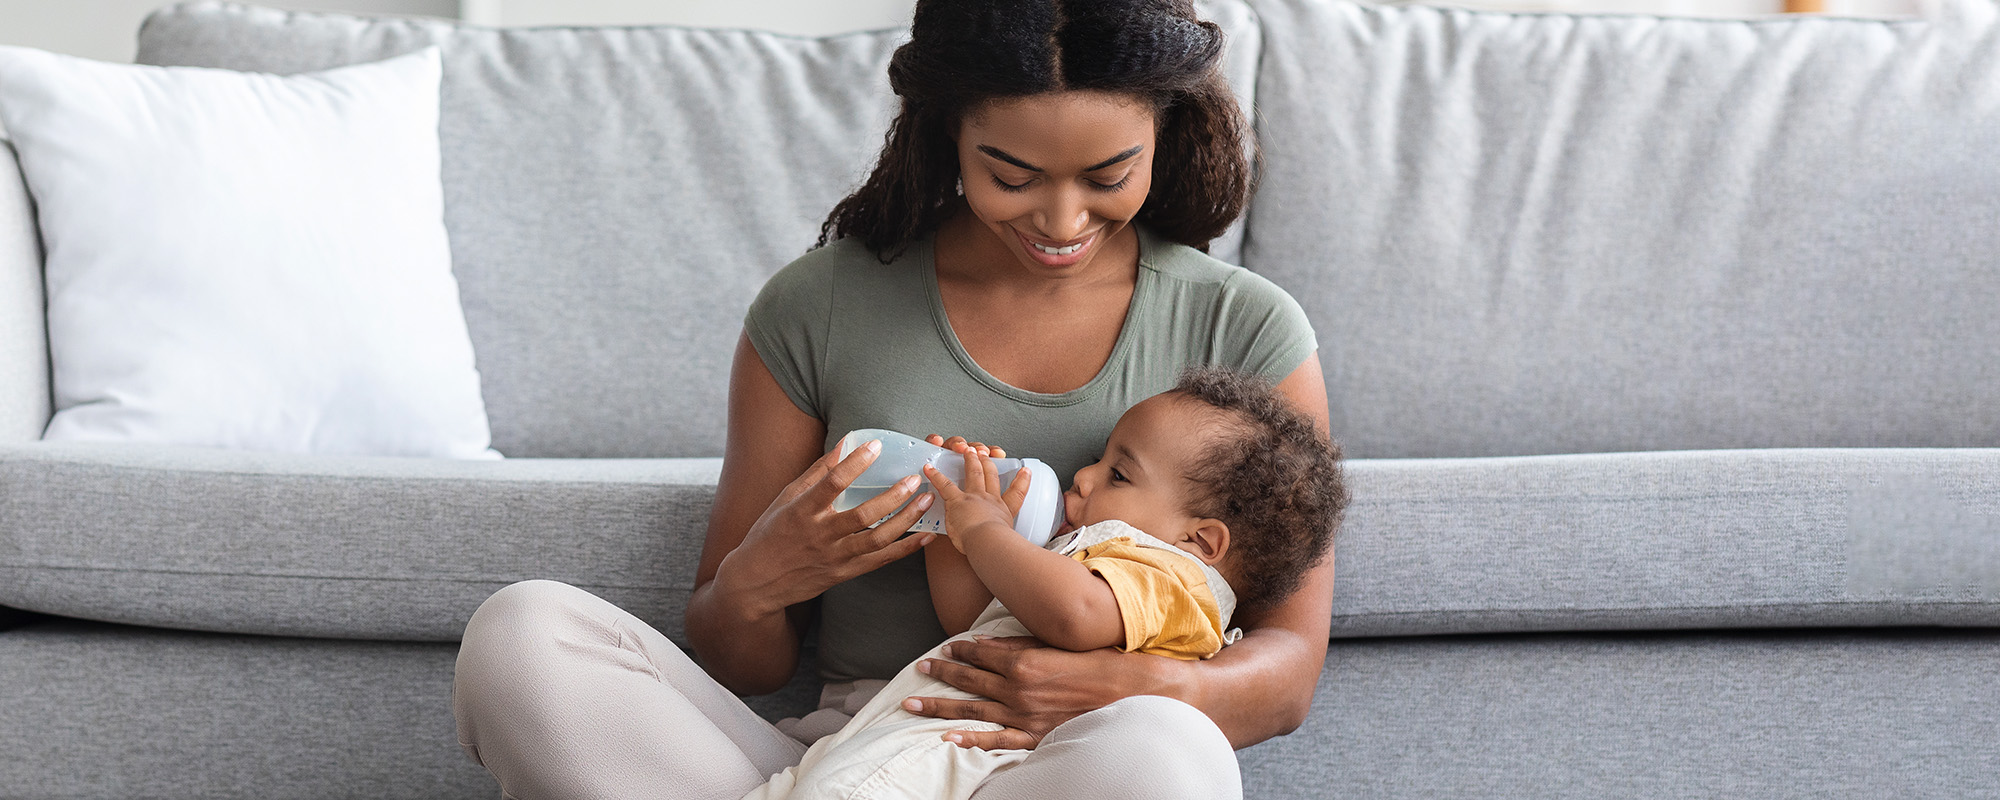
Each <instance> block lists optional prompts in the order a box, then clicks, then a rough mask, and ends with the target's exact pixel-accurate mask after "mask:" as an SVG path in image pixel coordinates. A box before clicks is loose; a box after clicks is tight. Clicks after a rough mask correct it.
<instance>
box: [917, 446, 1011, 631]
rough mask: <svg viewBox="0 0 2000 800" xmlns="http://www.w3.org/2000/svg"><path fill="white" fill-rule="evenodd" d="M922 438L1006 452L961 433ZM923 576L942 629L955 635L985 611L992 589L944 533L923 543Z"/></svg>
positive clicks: (959, 449) (958, 449) (998, 454)
mask: <svg viewBox="0 0 2000 800" xmlns="http://www.w3.org/2000/svg"><path fill="white" fill-rule="evenodd" d="M924 441H927V442H930V443H931V444H934V445H937V446H939V447H943V448H945V449H948V450H950V451H952V452H954V453H958V454H960V455H966V454H969V453H971V452H974V451H977V452H979V453H985V454H991V455H992V456H993V457H995V458H1003V457H1005V454H1006V451H1004V450H1001V449H1000V448H997V447H987V446H986V445H984V444H981V443H979V442H968V441H966V440H965V437H963V436H953V437H951V438H950V439H946V438H944V437H943V436H939V435H937V434H932V435H930V436H927V437H924ZM1025 496H1026V495H1021V497H1025ZM1015 500H1016V501H1017V502H1016V503H1015V504H1014V505H1012V506H1010V508H1011V509H1013V510H1015V511H1016V512H1017V513H1018V511H1019V509H1020V504H1019V502H1018V500H1019V497H1016V498H1015ZM924 577H925V578H926V579H927V581H928V582H929V584H930V591H931V607H932V608H935V609H937V616H938V624H939V625H942V626H944V632H945V633H947V634H949V635H952V636H957V635H959V634H961V633H964V632H966V631H967V630H969V629H971V628H972V623H974V622H976V621H978V619H979V615H980V614H981V613H983V612H985V611H986V604H987V603H991V602H993V593H992V592H989V591H987V590H986V584H984V583H981V582H980V581H979V575H978V574H977V573H975V572H973V571H972V565H971V564H970V563H968V562H967V561H966V560H965V554H964V553H961V552H959V551H958V548H957V547H954V546H952V543H951V540H950V539H949V538H947V537H943V536H940V537H938V538H937V539H935V540H933V541H932V542H931V543H930V544H928V545H925V546H924Z"/></svg>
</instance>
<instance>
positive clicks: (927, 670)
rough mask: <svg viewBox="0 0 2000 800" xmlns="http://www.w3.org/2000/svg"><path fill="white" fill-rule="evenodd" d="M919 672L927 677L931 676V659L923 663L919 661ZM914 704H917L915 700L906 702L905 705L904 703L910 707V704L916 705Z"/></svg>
mask: <svg viewBox="0 0 2000 800" xmlns="http://www.w3.org/2000/svg"><path fill="white" fill-rule="evenodd" d="M917 671H918V672H921V673H923V674H925V675H929V674H931V662H930V659H924V660H923V661H919V662H917ZM914 702H916V701H915V700H905V701H903V703H904V704H905V705H908V704H910V703H914Z"/></svg>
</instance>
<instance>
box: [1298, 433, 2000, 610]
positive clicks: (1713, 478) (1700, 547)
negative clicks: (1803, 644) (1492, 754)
mask: <svg viewBox="0 0 2000 800" xmlns="http://www.w3.org/2000/svg"><path fill="white" fill-rule="evenodd" d="M1349 472H1350V476H1351V481H1352V490H1353V494H1354V503H1353V506H1352V507H1351V508H1350V509H1349V511H1348V518H1347V522H1346V524H1345V526H1344V527H1343V528H1342V529H1341V531H1340V534H1339V537H1338V538H1337V539H1336V541H1335V543H1334V552H1335V555H1336V561H1335V565H1334V572H1335V575H1336V578H1335V580H1336V585H1335V588H1334V609H1333V635H1334V637H1335V638H1336V639H1339V638H1348V637H1363V636H1391V635H1400V636H1410V635H1425V634H1445V633H1493V632H1503V631H1578V630H1655V629H1685V628H1759V627H1761V628H1773V627H1796V626H1877V625H1957V626H2000V450H1994V449H1965V450H1949V449H1920V450H1870V449H1855V450H1716V451H1697V452H1661V453H1612V454H1589V455H1569V456H1535V457H1512V458H1472V459H1409V460H1376V461H1365V460H1364V461H1355V462H1350V466H1349Z"/></svg>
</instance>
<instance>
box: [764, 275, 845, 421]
mask: <svg viewBox="0 0 2000 800" xmlns="http://www.w3.org/2000/svg"><path fill="white" fill-rule="evenodd" d="M839 244H840V243H838V242H836V243H835V244H834V245H829V246H828V247H823V248H820V249H818V250H814V251H812V252H810V253H807V254H805V255H803V256H800V257H799V258H798V260H796V261H793V262H792V263H791V264H788V265H786V266H785V268H784V269H782V270H779V271H778V274H776V275H773V276H771V279H770V280H768V281H766V282H765V283H764V288H763V289H762V290H760V291H758V292H757V299H756V300H754V301H752V302H751V303H750V311H749V312H748V313H746V314H745V315H744V316H743V332H744V334H745V335H747V336H748V337H749V338H750V346H751V347H753V348H756V350H757V356H758V358H759V359H761V360H762V361H763V362H764V368H765V369H768V370H770V371H771V377H773V378H776V379H777V381H778V387H779V388H781V389H783V390H784V391H785V396H786V397H789V398H791V400H792V404H793V405H795V406H798V407H799V410H800V411H804V412H805V413H807V414H810V415H812V416H813V417H815V418H818V419H826V414H825V413H824V409H825V406H824V405H823V404H822V402H821V401H822V399H823V398H824V396H825V394H824V391H823V390H824V386H825V384H824V382H823V380H822V379H823V377H824V374H823V368H824V367H825V364H826V352H827V337H828V336H829V335H830V331H829V326H830V324H831V321H832V316H833V289H834V284H833V278H834V276H835V274H836V273H838V271H839V269H838V267H839V263H838V261H839V259H838V258H836V257H835V254H834V253H830V252H828V251H829V250H832V249H834V248H835V247H837V246H839Z"/></svg>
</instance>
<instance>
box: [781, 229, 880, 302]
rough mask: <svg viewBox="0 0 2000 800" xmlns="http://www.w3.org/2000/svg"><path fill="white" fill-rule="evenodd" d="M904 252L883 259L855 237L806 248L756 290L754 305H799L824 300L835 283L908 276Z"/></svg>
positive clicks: (829, 298) (861, 282)
mask: <svg viewBox="0 0 2000 800" xmlns="http://www.w3.org/2000/svg"><path fill="white" fill-rule="evenodd" d="M908 258H909V254H908V253H904V254H902V255H901V256H900V257H898V258H896V259H893V260H891V261H890V262H888V263H884V262H883V261H882V258H881V257H880V256H878V255H877V254H876V253H875V251H873V250H870V249H869V248H868V246H867V245H864V244H862V243H861V240H860V239H858V238H856V237H851V236H850V237H846V238H842V239H835V240H833V241H831V242H827V243H826V244H825V245H822V246H819V247H815V248H813V249H811V250H808V251H806V252H805V253H804V254H803V255H800V256H799V257H798V258H795V259H792V262H791V263H789V264H786V265H785V266H784V267H782V268H780V269H779V270H778V271H777V272H776V273H775V274H773V275H772V276H771V277H770V278H769V279H768V280H766V281H765V282H764V286H763V288H762V289H761V290H759V292H758V296H757V305H759V306H770V305H779V306H783V307H786V308H788V309H791V308H797V307H799V306H801V305H807V306H810V305H814V304H824V303H827V302H830V300H831V298H832V297H833V294H834V292H833V288H834V285H835V284H836V283H839V284H845V285H850V286H851V285H855V284H865V283H868V282H870V281H884V280H888V281H895V280H898V279H905V280H907V279H912V277H913V276H914V273H913V271H912V270H910V269H909V266H910V265H909V264H906V263H903V262H904V261H905V260H907V259H908Z"/></svg>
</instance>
